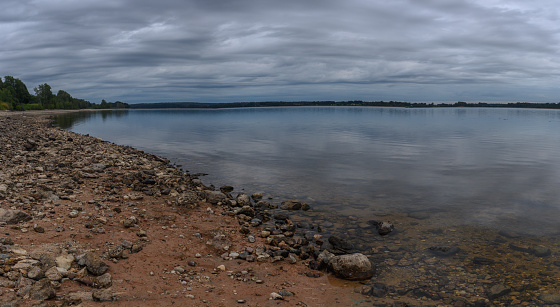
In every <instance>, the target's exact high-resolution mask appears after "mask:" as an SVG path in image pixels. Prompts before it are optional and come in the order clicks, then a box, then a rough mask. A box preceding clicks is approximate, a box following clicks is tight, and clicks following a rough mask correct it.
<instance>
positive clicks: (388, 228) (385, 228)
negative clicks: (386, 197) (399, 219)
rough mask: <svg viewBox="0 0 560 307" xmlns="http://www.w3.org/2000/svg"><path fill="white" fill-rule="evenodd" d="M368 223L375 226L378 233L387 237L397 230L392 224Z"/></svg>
mask: <svg viewBox="0 0 560 307" xmlns="http://www.w3.org/2000/svg"><path fill="white" fill-rule="evenodd" d="M368 223H369V224H371V225H373V226H375V227H376V228H377V232H378V233H379V234H380V235H382V236H386V235H388V234H390V233H391V232H393V230H395V226H394V225H393V224H392V223H390V222H379V221H368Z"/></svg>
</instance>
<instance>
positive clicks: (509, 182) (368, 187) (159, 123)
mask: <svg viewBox="0 0 560 307" xmlns="http://www.w3.org/2000/svg"><path fill="white" fill-rule="evenodd" d="M58 121H59V122H60V123H61V125H62V126H63V127H64V128H66V129H69V130H72V131H74V132H78V133H82V134H90V135H92V136H96V137H100V138H102V139H104V140H107V141H110V142H113V143H117V144H122V145H129V146H133V147H135V148H139V149H141V150H144V151H147V152H150V153H153V154H156V155H161V156H163V157H166V158H168V159H170V160H171V161H172V162H174V163H176V164H179V165H182V167H183V168H184V169H185V170H188V171H190V172H191V173H205V174H208V175H207V176H205V177H202V179H203V181H204V182H205V183H206V184H214V185H215V186H216V187H219V186H221V185H226V184H227V185H232V186H234V187H235V188H236V189H237V191H242V190H243V191H245V192H247V193H253V192H263V193H265V195H269V196H271V197H273V198H274V199H278V200H279V201H280V200H282V199H298V200H301V201H305V202H308V203H310V204H311V205H312V206H313V207H314V208H315V210H321V211H336V212H338V213H341V214H346V215H352V214H354V215H360V216H369V217H371V218H374V217H375V216H380V215H387V214H392V213H394V212H418V211H422V212H449V214H450V215H449V218H448V219H446V220H445V223H449V224H450V225H458V224H482V225H485V226H490V227H494V228H504V227H505V228H515V229H516V230H517V231H522V232H525V233H531V234H541V233H549V234H553V233H558V232H559V230H560V228H559V227H558V225H557V221H558V217H559V216H560V214H559V213H560V189H558V187H560V129H559V128H560V111H557V110H533V109H485V108H476V109H474V108H473V109H470V108H442V109H404V108H367V107H291V108H290V107H288V108H246V109H217V110H214V109H195V110H192V109H179V110H178V109H173V110H130V111H116V112H81V113H78V114H67V115H63V116H62V117H60V118H59V119H58Z"/></svg>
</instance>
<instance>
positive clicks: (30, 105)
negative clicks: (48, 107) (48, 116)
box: [23, 103, 43, 111]
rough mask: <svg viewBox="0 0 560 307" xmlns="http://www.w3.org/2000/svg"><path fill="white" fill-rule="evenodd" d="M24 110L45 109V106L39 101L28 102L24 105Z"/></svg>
mask: <svg viewBox="0 0 560 307" xmlns="http://www.w3.org/2000/svg"><path fill="white" fill-rule="evenodd" d="M23 109H24V110H26V111H27V110H43V106H42V105H41V104H39V103H28V104H24V105H23Z"/></svg>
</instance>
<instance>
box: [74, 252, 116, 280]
mask: <svg viewBox="0 0 560 307" xmlns="http://www.w3.org/2000/svg"><path fill="white" fill-rule="evenodd" d="M78 263H79V264H80V265H83V266H85V267H86V268H87V270H88V272H90V273H91V274H93V275H95V276H99V275H102V274H104V273H105V272H107V270H108V269H109V266H108V265H107V264H106V263H105V262H103V260H101V258H100V257H99V256H98V255H96V254H94V253H87V254H85V255H84V256H82V257H81V258H80V261H79V262H78Z"/></svg>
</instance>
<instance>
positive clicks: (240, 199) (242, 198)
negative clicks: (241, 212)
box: [235, 193, 251, 207]
mask: <svg viewBox="0 0 560 307" xmlns="http://www.w3.org/2000/svg"><path fill="white" fill-rule="evenodd" d="M235 200H236V201H237V205H238V206H240V207H243V206H251V197H249V195H247V194H245V193H239V194H238V195H237V197H236V198H235Z"/></svg>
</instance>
